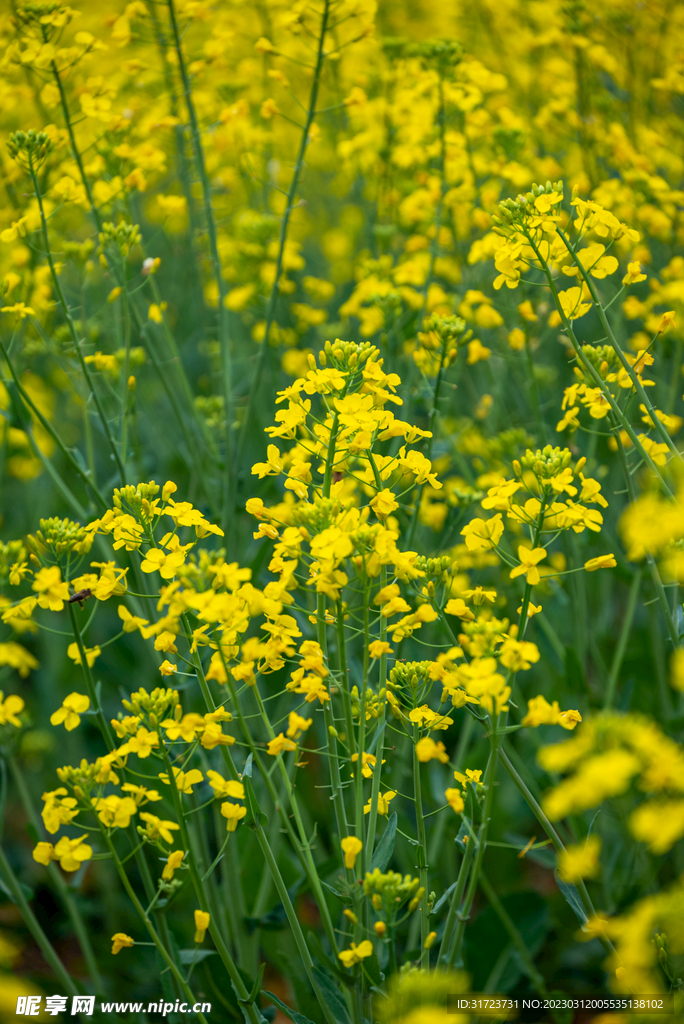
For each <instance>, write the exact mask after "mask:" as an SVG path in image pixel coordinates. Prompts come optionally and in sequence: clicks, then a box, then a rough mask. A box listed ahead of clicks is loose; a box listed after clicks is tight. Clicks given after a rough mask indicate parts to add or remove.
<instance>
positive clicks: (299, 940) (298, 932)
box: [245, 780, 337, 1024]
mask: <svg viewBox="0 0 684 1024" xmlns="http://www.w3.org/2000/svg"><path fill="white" fill-rule="evenodd" d="M245 785H246V787H248V790H247V792H248V795H249V796H250V797H251V801H250V803H251V802H252V801H254V803H255V804H256V801H255V800H254V792H253V790H252V786H251V782H250V781H249V780H245ZM251 827H252V828H253V829H254V831H255V832H256V837H257V841H258V843H259V846H260V848H261V852H262V853H263V855H264V859H265V860H266V863H267V864H268V867H269V870H270V872H271V875H272V877H273V882H274V884H275V887H276V890H277V892H278V896H279V897H280V901H281V903H282V904H283V908H284V910H285V914H286V916H287V920H288V922H289V925H290V928H291V929H292V934H293V936H294V940H295V943H296V945H297V950H298V952H299V955H300V957H301V960H302V963H303V965H304V970H305V971H306V974H307V977H308V979H309V983H310V984H311V987H312V989H313V990H314V993H315V995H316V999H317V1000H318V1002H319V1004H320V1007H321V1010H322V1011H323V1015H324V1016H325V1019H326V1021H328V1024H337V1021H336V1018H335V1016H334V1014H333V1012H332V1010H331V1008H330V1007H329V1005H328V1001H327V1000H326V998H325V995H324V993H323V992H322V991H321V988H320V986H319V984H318V982H317V981H316V978H315V976H314V973H313V967H314V964H313V960H312V959H311V953H310V952H309V947H308V946H307V944H306V939H305V938H304V933H303V932H302V926H301V925H300V923H299V920H298V918H297V914H296V913H295V909H294V907H293V906H292V900H291V899H290V894H289V892H288V891H287V886H286V885H285V882H284V881H283V876H282V875H281V873H280V869H279V867H278V863H277V861H276V859H275V857H274V856H273V851H272V850H271V847H270V844H269V842H268V838H267V836H266V833H265V832H264V829H263V826H262V825H261V822H260V821H259V809H258V806H256V807H255V812H254V814H253V824H252V825H251Z"/></svg>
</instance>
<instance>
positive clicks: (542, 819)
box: [499, 749, 615, 953]
mask: <svg viewBox="0 0 684 1024" xmlns="http://www.w3.org/2000/svg"><path fill="white" fill-rule="evenodd" d="M499 757H500V759H501V763H502V764H503V766H504V768H505V769H506V771H507V772H508V774H509V775H510V777H511V779H512V780H513V782H514V783H515V785H516V786H517V788H518V790H519V791H520V793H521V794H522V796H523V797H524V799H525V803H526V804H527V806H528V807H529V808H530V810H531V811H532V813H533V814H534V816H535V818H536V819H537V821H538V822H539V824H540V825H541V826H542V827H543V829H544V831H545V832H546V834H547V836H548V837H549V839H550V840H551V842H552V843H553V846H554V849H555V850H556V853H561V852H562V851H563V850H565V844H564V843H563V840H562V839H561V837H560V836H559V835H558V833H557V832H556V830H555V828H554V827H553V825H552V824H551V822H550V821H549V819H548V818H547V816H546V815H545V814H544V812H543V810H542V809H541V806H540V805H539V803H538V802H537V801H536V800H535V798H534V797H533V796H532V793H531V792H530V791H529V789H528V788H527V786H526V785H525V783H524V782H523V780H522V779H521V777H520V775H518V772H517V771H516V769H515V768H514V767H513V764H512V763H511V760H510V758H509V757H508V755H507V754H506V751H505V750H503V749H500V750H499ZM577 890H578V892H579V895H580V899H581V900H582V903H583V905H584V909H585V911H586V913H587V916H588V917H595V916H596V910H595V909H594V904H593V903H592V901H591V897H590V896H589V893H588V891H587V887H586V885H585V883H584V881H583V880H582V879H580V881H579V882H578V883H577ZM597 938H598V939H599V941H600V943H601V945H602V946H603V948H604V949H605V950H606V952H608V953H614V952H615V950H614V948H613V944H612V942H610V940H609V939H607V938H606V937H605V936H602V935H598V936H597Z"/></svg>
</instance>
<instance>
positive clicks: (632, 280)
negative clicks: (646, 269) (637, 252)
mask: <svg viewBox="0 0 684 1024" xmlns="http://www.w3.org/2000/svg"><path fill="white" fill-rule="evenodd" d="M645 280H646V274H642V273H641V264H640V263H639V261H638V260H636V261H635V262H634V263H628V264H627V273H626V274H625V276H624V277H623V278H622V283H623V284H625V285H629V284H637V283H638V282H639V281H645Z"/></svg>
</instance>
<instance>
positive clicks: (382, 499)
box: [370, 487, 399, 523]
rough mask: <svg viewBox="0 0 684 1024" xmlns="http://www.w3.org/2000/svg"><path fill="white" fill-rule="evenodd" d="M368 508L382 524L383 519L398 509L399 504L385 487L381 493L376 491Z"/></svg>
mask: <svg viewBox="0 0 684 1024" xmlns="http://www.w3.org/2000/svg"><path fill="white" fill-rule="evenodd" d="M370 507H371V508H372V509H373V511H374V512H375V514H376V516H377V517H378V519H379V520H380V521H381V522H383V523H384V521H385V519H387V517H388V516H389V515H391V514H392V512H395V511H396V509H398V508H399V502H397V501H395V500H394V494H393V493H392V491H390V489H389V488H388V487H386V488H385V489H384V490H383V491H378V493H377V494H376V495H375V497H374V498H371V502H370Z"/></svg>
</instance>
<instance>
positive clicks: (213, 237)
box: [167, 0, 267, 530]
mask: <svg viewBox="0 0 684 1024" xmlns="http://www.w3.org/2000/svg"><path fill="white" fill-rule="evenodd" d="M167 4H168V8H169V18H170V21H171V30H172V33H173V41H174V46H175V50H176V56H177V57H178V67H179V70H180V74H181V80H182V82H183V98H184V100H185V105H186V107H187V111H188V117H189V118H190V136H191V139H192V149H193V155H194V159H195V166H196V168H197V174H198V176H199V179H200V184H201V186H202V198H203V200H204V218H205V221H206V227H207V235H208V239H209V252H210V255H211V263H212V269H213V272H214V280H215V281H216V287H217V290H218V303H219V304H218V331H219V351H220V354H221V376H222V381H223V401H224V415H225V430H226V451H225V478H224V510H223V527H224V530H227V527H228V525H229V524H228V518H229V516H230V515H231V512H232V509H231V503H232V501H233V500H234V490H235V488H234V479H233V461H232V456H231V430H232V425H233V353H232V339H231V336H230V320H229V315H228V309H227V307H226V305H225V298H226V294H227V289H226V282H225V280H224V278H223V275H222V273H221V257H220V255H219V249H218V233H217V230H216V220H215V218H214V210H213V206H212V200H211V183H210V181H209V175H208V174H207V168H206V164H205V162H204V150H203V149H202V139H201V136H200V128H199V122H198V120H197V113H196V111H195V104H194V101H193V98H192V87H191V85H190V77H189V75H188V68H187V64H186V62H185V55H184V54H183V47H182V46H181V38H180V33H179V31H178V21H177V18H176V8H175V4H174V0H167ZM266 344H267V339H264V345H266Z"/></svg>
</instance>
